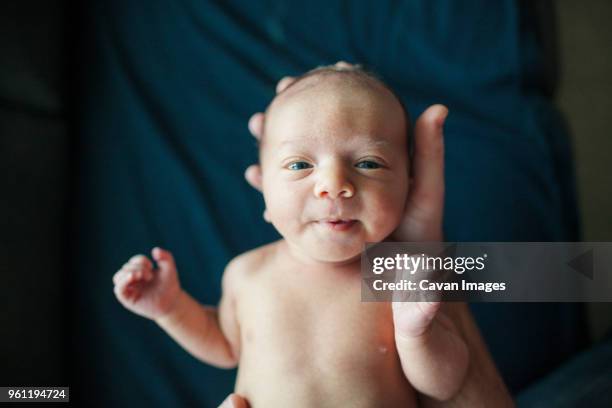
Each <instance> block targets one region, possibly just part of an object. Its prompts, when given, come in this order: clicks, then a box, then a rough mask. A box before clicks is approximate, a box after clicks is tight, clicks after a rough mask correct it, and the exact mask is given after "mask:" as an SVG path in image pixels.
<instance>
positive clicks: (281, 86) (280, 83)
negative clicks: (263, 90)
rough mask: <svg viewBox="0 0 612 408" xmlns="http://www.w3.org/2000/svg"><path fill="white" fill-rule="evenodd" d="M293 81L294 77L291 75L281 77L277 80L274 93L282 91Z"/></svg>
mask: <svg viewBox="0 0 612 408" xmlns="http://www.w3.org/2000/svg"><path fill="white" fill-rule="evenodd" d="M294 81H295V77H292V76H286V77H282V78H281V80H280V81H278V83H277V84H276V93H281V92H283V91H284V90H285V89H287V87H288V86H289V85H291V84H292V83H293V82H294Z"/></svg>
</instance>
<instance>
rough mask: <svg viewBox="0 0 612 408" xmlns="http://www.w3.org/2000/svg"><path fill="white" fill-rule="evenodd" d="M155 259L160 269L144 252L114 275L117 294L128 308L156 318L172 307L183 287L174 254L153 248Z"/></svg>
mask: <svg viewBox="0 0 612 408" xmlns="http://www.w3.org/2000/svg"><path fill="white" fill-rule="evenodd" d="M151 255H152V256H153V259H155V261H156V262H157V264H158V266H159V268H157V269H154V268H153V263H152V262H151V261H150V260H149V258H147V257H146V256H144V255H135V256H133V257H132V258H130V260H129V261H128V262H127V263H126V264H124V265H123V267H122V268H121V269H120V270H119V271H117V273H115V275H114V276H113V283H114V285H115V288H114V292H115V296H116V297H117V299H118V300H119V302H121V304H122V305H123V306H125V307H126V308H127V309H128V310H131V311H132V312H134V313H136V314H138V315H140V316H143V317H146V318H148V319H152V320H156V319H158V318H159V317H161V316H163V315H165V314H167V313H169V312H170V311H171V310H172V307H173V306H174V304H175V302H176V300H177V299H178V297H179V294H180V291H181V287H180V283H179V280H178V273H177V271H176V265H175V263H174V259H173V257H172V254H171V253H170V252H169V251H165V250H163V249H161V248H158V247H156V248H153V250H152V251H151Z"/></svg>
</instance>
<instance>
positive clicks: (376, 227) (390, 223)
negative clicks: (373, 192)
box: [369, 197, 404, 240]
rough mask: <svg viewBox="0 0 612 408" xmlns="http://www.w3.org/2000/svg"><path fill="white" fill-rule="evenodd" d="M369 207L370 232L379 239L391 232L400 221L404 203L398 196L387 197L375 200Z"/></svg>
mask: <svg viewBox="0 0 612 408" xmlns="http://www.w3.org/2000/svg"><path fill="white" fill-rule="evenodd" d="M374 204H375V205H373V206H372V207H371V208H370V211H369V212H370V214H371V219H372V223H371V228H372V233H373V234H374V235H376V236H377V238H378V239H379V240H382V239H384V238H386V237H387V236H388V235H389V234H391V232H393V231H394V230H395V229H396V228H397V226H398V225H399V223H400V222H401V221H402V216H403V213H404V203H403V202H402V200H401V199H399V197H398V198H397V199H394V197H387V198H386V199H380V200H376V202H375V203H374Z"/></svg>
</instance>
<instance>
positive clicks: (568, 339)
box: [73, 0, 584, 407]
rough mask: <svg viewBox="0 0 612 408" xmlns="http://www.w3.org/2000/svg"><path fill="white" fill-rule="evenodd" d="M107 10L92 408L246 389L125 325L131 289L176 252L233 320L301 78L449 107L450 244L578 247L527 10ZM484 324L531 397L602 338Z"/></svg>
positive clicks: (492, 308)
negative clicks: (263, 193) (255, 136)
mask: <svg viewBox="0 0 612 408" xmlns="http://www.w3.org/2000/svg"><path fill="white" fill-rule="evenodd" d="M88 4H89V5H88V6H87V9H85V10H84V12H83V18H82V29H81V30H80V31H79V32H80V33H81V35H82V39H81V41H82V50H81V52H80V53H79V54H78V55H79V57H80V60H79V61H78V62H79V68H80V71H81V89H82V90H83V92H82V94H81V95H79V101H78V102H79V107H80V114H79V115H80V116H79V117H80V123H79V125H78V132H79V148H78V153H79V159H80V164H79V190H78V191H79V193H78V198H77V205H78V209H79V211H78V214H77V215H76V222H77V223H76V225H77V230H76V231H75V236H74V237H75V242H74V244H75V245H74V253H75V288H76V289H77V291H76V305H75V310H76V313H75V319H76V320H75V322H76V323H75V327H76V328H77V329H76V333H75V335H76V340H77V341H76V343H75V347H76V348H75V354H76V355H75V361H76V362H77V364H76V366H75V378H74V380H75V381H76V382H75V385H74V386H73V395H74V399H75V400H80V401H87V405H88V406H91V405H95V406H104V407H108V406H113V407H119V406H138V405H145V404H146V405H147V406H164V407H178V406H199V407H212V406H216V404H218V403H219V402H220V401H221V400H222V399H223V397H224V396H225V395H227V393H228V392H229V391H230V390H231V389H232V386H233V376H234V372H233V371H222V370H218V369H214V368H212V367H209V366H207V365H205V364H202V363H200V362H198V361H196V360H195V359H194V358H192V357H191V356H189V355H188V354H187V353H186V352H185V351H183V350H182V349H181V348H180V347H179V346H178V345H176V344H175V343H174V341H173V340H171V339H170V338H169V337H168V336H166V335H165V334H164V333H163V332H162V331H161V330H160V329H159V328H158V327H156V325H155V324H154V323H152V322H150V321H147V320H145V319H142V318H140V317H138V316H136V315H133V314H131V313H129V312H127V311H126V310H125V309H123V307H122V306H121V305H120V304H119V303H118V302H117V301H116V300H115V298H114V295H113V291H112V283H111V277H112V275H113V273H114V272H115V271H116V270H117V269H118V268H120V266H121V265H122V264H123V262H125V261H126V260H127V259H128V258H129V257H130V256H131V255H133V254H134V253H137V252H142V253H148V251H149V250H150V248H151V247H153V246H154V245H160V246H163V247H166V248H168V249H170V250H171V251H173V252H174V254H175V257H176V259H177V261H178V267H179V272H180V279H181V282H182V285H183V286H184V287H185V288H186V289H187V290H188V291H189V292H190V293H191V294H192V295H193V296H194V297H195V298H196V299H198V300H199V301H201V302H203V303H206V304H216V302H217V301H218V300H219V296H220V279H221V274H222V272H223V268H224V265H225V264H226V263H227V262H228V261H229V260H230V259H231V258H232V257H233V256H235V255H237V254H239V253H241V252H243V251H245V250H247V249H250V248H253V247H256V246H259V245H261V244H264V243H267V242H270V241H271V240H274V239H276V238H277V237H278V235H277V233H276V232H275V231H274V230H273V229H272V228H271V227H270V226H269V225H267V224H266V223H264V221H263V220H262V217H261V213H262V211H263V202H262V200H261V198H260V196H259V194H258V193H257V192H255V191H253V190H252V189H251V188H250V187H249V186H248V185H247V184H246V183H245V182H244V181H243V171H244V169H245V168H246V166H247V165H249V164H251V163H253V162H255V161H256V158H257V152H256V148H255V144H254V142H253V140H252V139H251V137H250V136H249V134H248V131H247V126H246V125H247V120H248V118H249V116H250V115H251V114H252V113H253V112H256V111H258V110H262V109H263V108H264V107H265V105H266V104H267V102H269V100H270V99H271V97H272V95H273V91H274V85H275V83H276V81H277V80H278V79H279V78H280V77H281V76H283V75H288V74H299V73H302V72H304V71H306V70H308V69H310V68H312V67H314V66H316V65H319V64H328V63H333V62H335V61H337V60H347V61H351V62H360V63H364V64H366V65H367V66H368V67H370V68H372V69H373V70H374V71H376V72H378V73H379V74H380V75H382V77H383V78H384V79H386V80H387V81H388V82H389V84H390V85H391V86H392V87H393V88H395V89H396V90H397V92H398V93H399V94H400V95H401V97H402V98H403V99H404V101H405V102H406V104H407V105H408V107H409V110H410V112H411V114H412V116H413V117H417V116H418V114H419V113H420V112H421V111H422V110H423V109H424V108H425V107H426V106H428V105H430V104H432V103H435V102H441V103H444V104H446V105H447V106H449V108H450V111H451V113H450V116H449V119H448V124H447V128H446V129H447V130H446V147H447V160H446V176H447V191H448V193H447V196H446V218H445V232H446V235H447V238H448V240H451V241H485V240H491V241H518V240H531V241H538V240H574V239H576V237H577V235H576V234H577V228H576V225H577V222H576V208H575V202H574V191H573V175H572V167H571V155H570V150H569V148H568V145H567V136H566V134H565V131H564V128H563V124H562V120H561V119H560V117H559V116H558V113H557V112H556V111H555V109H554V108H553V107H552V105H551V103H550V102H549V101H548V100H547V99H546V98H545V97H544V96H543V94H542V93H541V92H539V91H538V88H537V87H528V86H527V85H526V84H530V83H536V84H537V83H538V79H539V78H538V77H537V75H540V74H538V73H539V71H538V70H537V69H533V66H532V65H533V64H534V62H533V61H531V60H527V59H525V57H524V56H525V53H524V52H522V50H524V49H525V47H531V48H533V47H537V46H538V44H536V43H534V41H535V40H533V38H532V37H531V36H525V35H522V33H523V32H522V31H521V30H523V31H524V30H529V27H522V24H521V17H520V16H521V14H520V9H519V7H518V5H517V3H516V2H515V1H510V0H498V1H494V2H493V1H488V0H482V1H477V0H466V1H461V2H457V1H450V0H448V1H443V0H436V1H433V0H422V1H404V2H402V1H381V2H369V1H365V0H363V1H343V2H335V1H319V0H312V1H308V2H283V1H272V0H270V1H256V0H250V1H236V0H235V1H195V0H180V1H163V0H151V1H145V2H142V1H134V0H104V1H102V0H96V1H92V2H89V3H88ZM526 39H527V40H526ZM529 39H531V40H529ZM525 41H530V42H529V43H527V44H525ZM531 48H530V49H531ZM536 68H537V67H536ZM473 310H474V312H475V315H476V318H477V319H478V322H479V324H480V326H481V328H482V331H483V333H484V335H485V337H486V340H487V342H488V344H489V346H490V349H491V351H492V353H493V354H494V356H495V358H496V361H497V362H498V365H499V367H500V369H501V371H502V373H503V374H504V377H505V379H506V381H507V382H508V384H509V385H510V386H511V388H512V389H513V390H518V389H519V388H521V387H523V386H525V385H526V384H528V383H529V382H531V381H532V380H534V379H535V378H537V377H538V376H540V375H542V374H543V373H545V372H547V371H548V370H550V369H551V368H554V366H555V365H556V364H558V363H559V362H560V361H562V360H563V359H564V358H565V357H566V356H567V355H569V354H571V353H572V352H574V351H575V350H576V348H577V347H578V346H579V345H580V342H581V336H582V334H583V333H584V332H583V331H582V329H583V327H582V323H581V322H582V316H581V314H580V308H579V307H578V306H577V305H560V304H543V305H539V304H531V305H512V304H497V305H490V304H489V305H486V304H483V305H475V306H474V307H473ZM279 391H280V392H282V390H279ZM94 395H95V397H93V396H94Z"/></svg>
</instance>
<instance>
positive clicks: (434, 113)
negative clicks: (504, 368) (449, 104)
mask: <svg viewBox="0 0 612 408" xmlns="http://www.w3.org/2000/svg"><path fill="white" fill-rule="evenodd" d="M291 80H292V79H291V78H286V79H283V81H281V83H280V84H279V85H280V86H279V90H282V88H283V84H285V86H286V84H288V83H290V82H291ZM446 113H447V110H446V108H445V107H443V106H440V105H436V106H433V107H431V108H430V109H428V110H427V111H426V112H425V113H424V114H423V115H422V116H421V117H420V118H419V119H418V121H417V123H416V127H415V138H416V152H415V160H414V162H413V163H412V170H413V171H412V173H411V174H412V175H413V176H414V178H413V179H412V180H411V186H412V188H411V189H410V191H409V193H408V204H407V205H406V211H405V213H404V218H403V221H402V223H401V224H400V227H399V228H398V229H397V230H396V232H395V234H394V236H395V238H396V239H398V240H402V241H407V240H411V241H434V240H439V239H441V237H442V234H441V217H442V203H443V192H444V188H443V186H444V183H443V181H444V180H443V167H442V166H443V150H444V149H443V144H442V125H443V123H444V119H445V117H446ZM262 119H263V116H262V114H258V115H255V116H254V117H253V118H252V120H251V121H250V123H249V128H250V129H251V131H252V132H253V133H254V135H255V136H258V135H259V134H261V130H262V125H263V120H262ZM246 177H247V180H248V181H249V182H250V183H251V184H252V185H253V186H254V187H255V188H258V189H259V190H261V171H260V168H259V167H258V166H251V167H250V168H249V169H248V170H247V172H246ZM268 218H269V217H268ZM152 254H153V258H154V259H156V260H157V262H158V265H159V269H158V270H152V269H150V267H148V264H149V263H150V261H148V260H147V259H146V257H144V256H142V255H141V256H137V257H134V258H132V259H131V260H130V262H128V263H127V264H126V265H124V267H123V268H122V270H121V271H120V272H123V273H121V274H120V273H118V274H116V275H115V277H114V280H115V283H116V288H115V290H116V293H118V292H119V293H118V294H117V296H118V297H119V298H120V301H122V303H123V304H124V305H125V306H126V307H128V308H130V306H131V305H132V304H133V302H137V301H138V299H139V298H140V296H141V293H140V291H139V290H137V289H138V288H140V289H142V286H151V284H152V282H154V281H158V282H161V281H164V280H168V276H169V275H172V274H171V273H168V271H171V270H176V268H175V267H173V265H174V263H173V261H172V258H171V254H169V253H168V252H167V251H163V250H160V249H154V250H153V253H152ZM143 265H144V268H143ZM171 266H172V267H171ZM164 271H165V272H164ZM226 275H227V276H230V275H231V274H226ZM159 277H161V278H159ZM158 278H159V279H158ZM170 281H172V279H170ZM225 282H226V279H225V278H224V286H227V285H228V284H227V283H225ZM175 283H176V285H174V287H176V286H179V287H180V285H178V278H176V282H175ZM152 286H155V285H152ZM167 286H168V287H173V285H167ZM224 292H225V287H224ZM124 295H125V296H126V297H125V298H122V297H120V296H124ZM243 296H244V295H243ZM127 297H131V300H129V299H127ZM179 298H180V299H181V300H180V301H177V302H176V304H180V305H182V306H180V307H177V309H176V310H181V309H183V310H189V309H190V308H191V309H194V307H195V306H196V305H197V304H196V302H195V301H193V299H191V298H190V297H189V296H188V295H187V296H180V297H179ZM224 298H225V296H224ZM166 303H173V302H166ZM225 303H226V304H228V302H225ZM245 303H246V302H245ZM160 304H162V305H163V304H164V303H163V302H161V303H160ZM176 304H174V306H175V307H176V306H177V305H176ZM231 304H232V302H229V305H230V306H229V307H228V308H229V309H231ZM166 306H167V305H166ZM197 306H198V307H199V312H196V313H188V314H186V315H188V316H191V318H190V319H189V320H187V321H185V320H181V319H178V320H175V321H174V323H176V322H181V324H178V325H176V326H175V327H171V326H169V327H167V329H168V330H169V332H173V331H174V332H176V333H179V332H180V331H181V330H185V329H186V328H187V327H189V326H191V325H193V324H199V325H205V326H204V327H207V328H208V329H209V330H212V331H214V330H216V329H217V328H219V327H222V326H223V324H222V323H220V321H219V317H218V315H217V314H216V311H215V309H214V308H207V307H202V306H201V305H197ZM223 308H224V306H223V302H222V305H221V310H223ZM194 310H195V309H194ZM157 312H158V313H161V314H162V315H165V314H167V312H168V309H165V308H162V309H161V310H157ZM227 314H228V315H230V314H231V313H227ZM444 315H446V316H447V317H448V318H449V319H450V321H451V322H452V323H453V327H455V328H456V329H457V330H458V332H459V333H460V335H461V337H462V338H463V339H465V340H466V341H467V344H468V347H469V350H470V352H469V356H470V361H471V363H470V365H469V370H468V374H467V379H466V381H464V382H463V383H462V385H461V387H460V389H459V392H457V393H456V394H455V395H454V396H453V397H452V398H451V399H449V400H447V401H445V402H443V403H440V402H439V401H438V400H437V399H436V398H429V397H425V396H424V395H423V394H420V395H419V403H420V405H425V406H512V402H511V400H510V398H509V396H508V393H507V390H506V389H505V386H504V384H503V382H502V381H501V378H500V377H499V374H498V373H497V371H496V368H495V366H494V364H493V363H492V360H491V358H490V356H489V355H488V352H487V351H486V347H485V346H484V343H483V342H482V339H481V338H480V335H479V333H478V330H477V328H476V326H475V324H474V322H473V320H472V319H471V316H470V315H469V312H468V310H467V308H466V307H465V305H463V304H449V305H447V304H445V305H443V306H442V310H441V311H440V312H438V314H437V316H440V317H442V316H444ZM347 316H348V314H347ZM348 320H349V321H350V319H348ZM436 320H437V319H435V320H434V322H435V321H436ZM443 320H444V319H443ZM186 322H187V323H186ZM396 322H397V320H396ZM158 323H159V324H160V326H162V327H164V326H163V325H164V324H166V325H172V324H173V323H172V322H171V321H170V320H165V319H159V320H158ZM447 323H448V322H446V324H447ZM398 326H400V325H398V324H395V326H394V327H395V329H394V333H393V334H394V336H395V338H396V339H395V343H396V346H397V345H398V338H401V333H398V331H397V327H398ZM201 327H202V326H201ZM427 327H432V328H435V327H437V326H436V325H435V324H433V325H428V326H427ZM209 330H206V331H205V332H209ZM432 330H435V329H432ZM427 331H430V330H429V329H428V330H427ZM203 332H204V331H200V335H199V338H198V336H195V337H194V338H193V339H192V340H193V342H192V343H191V344H183V346H184V347H185V348H187V349H188V350H189V349H190V347H189V346H190V345H191V346H192V348H193V349H194V350H196V349H198V348H199V347H195V346H196V345H198V344H199V345H202V344H206V345H207V346H212V347H213V348H216V349H219V350H221V352H220V353H219V359H217V360H216V364H217V365H219V366H227V363H228V361H230V363H231V362H232V361H231V360H232V358H235V355H234V353H235V345H234V346H232V345H231V342H225V341H217V340H219V339H216V340H215V339H214V338H213V336H209V335H202V333H203ZM177 337H181V336H177ZM188 337H189V336H187V337H186V338H188ZM229 337H231V336H228V338H229ZM436 337H439V336H436ZM398 348H400V349H401V348H402V347H401V346H399V347H398ZM194 355H196V357H198V355H197V353H194ZM212 363H213V364H215V362H212ZM381 370H383V371H385V370H384V369H382V368H380V369H376V370H375V372H376V373H377V375H378V374H379V373H382V372H381ZM387 371H389V372H390V373H393V372H394V370H393V369H388V370H387ZM385 378H386V377H385ZM345 389H346V390H347V391H348V392H349V394H350V391H351V388H350V387H349V388H345ZM247 396H248V395H247ZM352 397H354V396H352V395H346V396H345V397H344V399H342V400H340V401H338V400H333V399H332V398H331V397H330V398H329V399H328V403H329V404H330V406H331V405H333V403H340V404H342V403H343V402H344V403H347V402H348V401H351V398H352ZM382 401H383V400H378V404H382ZM323 405H325V404H323ZM222 406H224V407H230V406H232V407H236V408H242V407H247V406H248V404H247V402H246V400H245V399H243V398H242V397H240V396H238V395H236V394H232V395H230V396H228V398H227V399H226V400H225V401H224V403H223V404H222ZM287 406H296V405H295V404H292V405H287ZM298 406H299V404H298ZM370 406H376V404H373V405H372V404H371V405H370Z"/></svg>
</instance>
